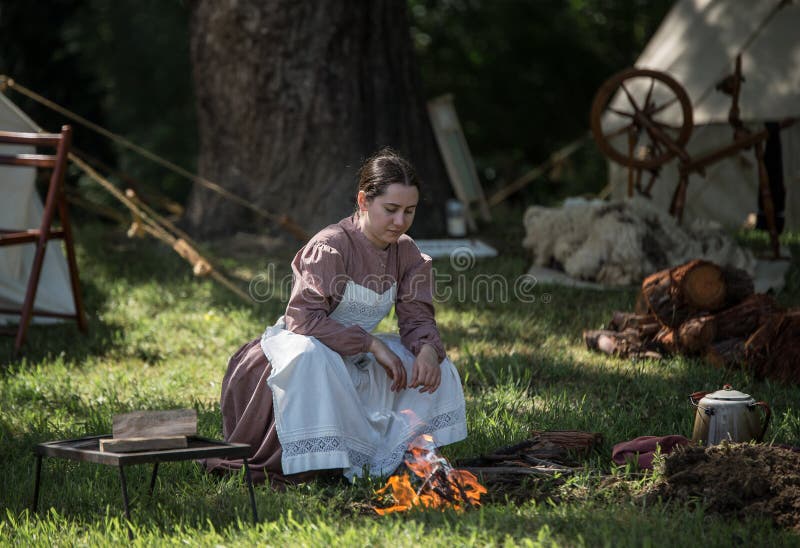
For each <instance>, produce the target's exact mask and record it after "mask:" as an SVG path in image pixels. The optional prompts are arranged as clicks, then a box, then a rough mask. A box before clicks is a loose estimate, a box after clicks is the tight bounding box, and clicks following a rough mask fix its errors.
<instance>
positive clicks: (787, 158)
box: [603, 0, 800, 230]
mask: <svg viewBox="0 0 800 548" xmlns="http://www.w3.org/2000/svg"><path fill="white" fill-rule="evenodd" d="M746 4H747V5H746V6H745V5H743V3H742V2H741V1H740V0H679V1H678V2H676V4H675V5H674V6H673V8H672V10H671V11H670V12H669V14H668V15H667V16H666V18H665V19H664V21H663V22H662V24H661V26H660V27H659V29H658V31H656V33H655V35H654V36H653V38H652V39H651V40H650V42H649V43H648V45H647V47H646V48H645V50H644V51H643V52H642V54H641V56H640V57H639V59H638V60H637V61H636V65H635V66H636V67H637V68H642V69H654V70H659V71H662V72H666V73H668V74H669V75H670V76H672V77H673V78H675V79H676V80H677V81H678V82H679V83H680V84H681V85H682V86H683V87H684V88H685V89H686V91H687V93H688V95H689V98H690V99H691V102H692V111H693V117H694V125H695V128H694V131H693V133H692V136H691V139H690V140H689V144H688V146H687V150H688V152H689V154H690V155H692V156H696V155H698V154H701V153H704V152H709V151H711V150H715V149H718V148H721V147H722V146H726V145H729V144H731V143H732V142H733V132H732V129H731V127H730V125H728V110H729V108H730V105H731V99H730V97H729V96H728V95H725V94H723V93H721V92H719V91H717V90H715V86H716V84H717V82H719V81H720V80H721V79H722V78H724V77H725V76H726V75H728V74H731V73H732V72H733V69H734V63H735V59H736V55H737V54H739V53H741V54H742V74H743V76H744V78H745V81H744V83H743V84H742V86H741V93H740V97H739V108H740V116H741V118H742V120H743V121H744V122H745V123H746V125H747V127H749V128H750V129H752V130H754V131H758V130H761V129H763V128H764V126H763V123H764V122H765V121H779V120H781V119H784V118H789V117H800V30H798V29H800V3H799V2H797V1H796V0H795V1H794V2H792V1H786V0H759V1H758V2H747V3H746ZM646 85H649V81H647V82H646V81H644V80H643V81H641V82H639V81H635V82H633V83H632V85H631V86H630V88H629V89H631V92H632V95H633V96H634V97H642V98H643V97H644V96H645V95H646V94H647V89H646V88H645V87H644V86H646ZM664 91H665V89H664V88H659V87H656V89H655V90H654V92H653V97H654V98H655V99H656V100H658V97H659V94H660V93H664ZM662 97H663V95H662ZM626 102H627V99H626V98H625V97H624V96H622V95H621V94H618V95H617V96H615V97H614V98H613V99H612V102H611V106H612V107H613V106H621V105H624V104H625V103H626ZM659 116H660V117H659V120H660V121H664V122H669V123H673V124H677V125H679V124H680V122H681V121H682V117H681V114H680V109H679V108H678V107H677V105H675V106H674V107H671V108H669V109H667V110H666V111H664V112H663V113H662V114H661V115H659ZM620 123H621V120H620V119H619V117H616V116H614V115H613V114H606V115H605V116H604V119H603V125H604V127H605V128H613V127H614V126H615V125H619V124H620ZM617 139H619V140H618V141H617V143H618V144H617V145H616V148H618V149H619V150H625V145H624V142H625V139H626V137H625V136H620V137H618V138H617ZM781 146H782V151H783V167H784V185H785V187H786V211H785V220H786V228H787V229H790V230H800V126H798V125H795V126H792V127H791V128H788V129H786V130H783V131H782V132H781ZM609 166H610V167H609V180H610V182H611V183H612V185H613V196H615V197H618V198H621V197H623V196H624V195H625V193H626V190H627V185H626V181H627V177H628V170H627V168H625V167H623V166H620V165H618V164H616V163H614V162H610V163H609ZM646 177H647V175H646V174H645V180H646ZM677 181H678V170H677V162H676V161H674V160H673V161H671V162H670V163H668V164H667V165H665V166H664V167H663V169H662V171H661V174H660V176H659V180H658V181H657V182H656V184H655V186H654V187H653V197H654V200H655V201H656V202H657V203H659V204H661V205H663V206H664V207H668V205H669V203H670V200H671V198H672V193H673V191H674V188H675V185H676V184H677ZM757 200H758V170H757V165H756V162H755V155H754V154H753V151H752V149H751V150H745V151H742V152H741V153H740V154H738V155H737V156H733V157H729V158H727V159H725V160H723V161H721V162H719V163H716V164H714V165H712V166H711V167H709V168H707V172H706V177H705V178H703V177H702V176H700V175H697V174H693V175H692V176H691V177H690V182H689V186H688V190H687V200H686V209H685V210H684V218H685V219H687V220H689V221H691V220H693V219H695V218H702V219H712V220H716V221H719V222H721V223H722V224H724V225H727V226H732V227H733V226H739V225H741V224H742V223H743V222H744V221H745V219H746V217H747V215H748V214H749V213H753V212H755V211H756V209H757V207H758V201H757Z"/></svg>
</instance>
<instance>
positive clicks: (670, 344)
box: [653, 325, 680, 354]
mask: <svg viewBox="0 0 800 548" xmlns="http://www.w3.org/2000/svg"><path fill="white" fill-rule="evenodd" d="M677 338H678V333H677V330H675V329H673V328H671V327H668V326H666V325H665V326H664V327H662V328H661V329H660V330H659V331H658V333H656V335H655V337H653V342H654V343H655V344H656V346H658V347H659V348H661V349H662V350H663V351H664V352H666V353H667V354H678V353H679V352H680V349H679V348H678V341H677Z"/></svg>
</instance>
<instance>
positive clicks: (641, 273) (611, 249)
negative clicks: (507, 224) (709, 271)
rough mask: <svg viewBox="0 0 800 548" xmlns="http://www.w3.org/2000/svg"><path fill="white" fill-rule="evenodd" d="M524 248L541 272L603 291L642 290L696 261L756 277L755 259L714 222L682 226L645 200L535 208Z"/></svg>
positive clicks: (530, 213) (527, 218) (526, 222)
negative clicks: (649, 280) (652, 277)
mask: <svg viewBox="0 0 800 548" xmlns="http://www.w3.org/2000/svg"><path fill="white" fill-rule="evenodd" d="M523 223H524V225H525V234H526V235H525V239H524V240H523V242H522V245H523V246H524V247H526V248H528V249H530V250H531V252H532V253H533V260H534V264H535V265H536V266H538V267H546V268H554V269H557V270H561V271H563V272H565V273H566V274H567V275H569V276H570V277H572V278H575V279H578V280H585V281H591V282H596V283H600V284H603V285H631V284H638V283H639V282H641V281H642V279H643V278H644V277H645V276H647V275H649V274H651V273H653V272H656V271H659V270H663V269H665V268H670V267H673V266H677V265H679V264H683V263H685V262H687V261H689V260H691V259H706V260H708V261H711V262H714V263H716V264H719V265H724V266H732V267H736V268H741V269H743V270H745V271H747V272H748V273H749V274H751V275H752V274H753V273H754V271H755V264H756V261H755V258H754V257H753V254H752V253H751V252H750V251H749V250H745V249H742V248H741V247H740V246H739V245H738V244H737V243H736V242H735V241H734V240H733V238H731V237H730V236H729V235H728V234H726V233H725V232H724V231H723V230H722V228H721V227H720V226H719V225H718V224H716V223H714V222H712V221H694V222H693V223H691V224H688V225H680V224H678V222H677V221H676V220H675V219H674V218H673V217H671V216H670V215H669V214H668V213H667V212H665V211H661V210H660V209H657V208H656V207H655V206H654V205H652V203H651V202H650V201H649V200H647V199H644V198H634V199H632V200H626V201H617V202H601V201H591V202H590V201H585V200H577V201H574V200H573V201H570V202H569V203H567V204H565V205H564V206H563V207H559V208H547V207H540V206H531V207H529V208H528V209H527V211H526V212H525V216H524V219H523Z"/></svg>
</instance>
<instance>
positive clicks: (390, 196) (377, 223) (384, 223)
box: [358, 183, 419, 249]
mask: <svg viewBox="0 0 800 548" xmlns="http://www.w3.org/2000/svg"><path fill="white" fill-rule="evenodd" d="M418 201H419V190H417V187H415V186H407V185H402V184H400V183H392V184H391V185H389V186H388V187H386V191H385V192H384V193H383V194H381V195H380V196H376V197H375V198H373V199H372V200H367V196H366V194H365V193H364V191H363V190H362V191H359V193H358V209H359V212H360V223H361V230H362V231H363V232H364V235H365V236H366V237H367V238H368V239H369V240H370V241H371V242H372V243H373V244H374V245H375V246H376V247H378V248H379V249H384V248H385V247H386V246H388V245H389V244H393V243H395V242H396V241H397V239H398V238H399V237H400V236H402V235H403V234H404V233H405V232H406V230H408V229H409V227H411V222H412V221H413V220H414V213H415V212H416V210H417V202H418Z"/></svg>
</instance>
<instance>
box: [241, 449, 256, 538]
mask: <svg viewBox="0 0 800 548" xmlns="http://www.w3.org/2000/svg"><path fill="white" fill-rule="evenodd" d="M242 464H244V475H245V477H246V478H247V489H248V490H249V491H250V506H251V507H252V508H253V525H255V524H256V523H258V512H257V511H256V493H255V491H254V490H253V476H252V475H251V474H250V467H249V466H247V459H246V458H243V459H242Z"/></svg>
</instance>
